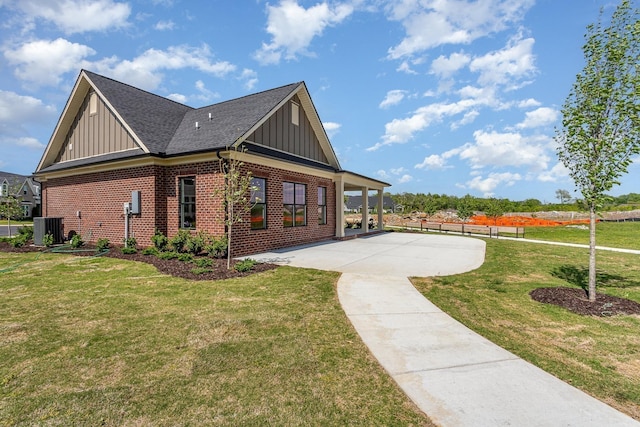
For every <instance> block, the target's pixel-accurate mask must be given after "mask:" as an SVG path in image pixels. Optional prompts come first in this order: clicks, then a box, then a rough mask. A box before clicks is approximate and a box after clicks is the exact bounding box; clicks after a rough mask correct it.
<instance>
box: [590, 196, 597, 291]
mask: <svg viewBox="0 0 640 427" xmlns="http://www.w3.org/2000/svg"><path fill="white" fill-rule="evenodd" d="M588 295H589V301H591V302H593V301H595V300H596V210H595V207H593V206H592V207H591V208H590V209H589V292H588Z"/></svg>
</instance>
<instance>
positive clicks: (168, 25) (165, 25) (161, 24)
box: [153, 20, 176, 31]
mask: <svg viewBox="0 0 640 427" xmlns="http://www.w3.org/2000/svg"><path fill="white" fill-rule="evenodd" d="M175 27H176V23H175V22H173V21H171V20H169V21H158V23H157V24H156V25H155V26H154V27H153V28H155V29H156V30H158V31H171V30H173V29H174V28H175Z"/></svg>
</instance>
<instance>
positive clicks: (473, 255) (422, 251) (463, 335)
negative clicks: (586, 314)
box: [251, 233, 640, 427]
mask: <svg viewBox="0 0 640 427" xmlns="http://www.w3.org/2000/svg"><path fill="white" fill-rule="evenodd" d="M484 250H485V242H484V241H483V240H479V239H471V238H464V237H458V236H450V235H448V236H447V235H432V234H411V233H385V234H379V235H374V236H368V237H363V238H358V239H355V240H348V241H342V242H336V241H332V242H325V243H320V244H314V245H307V246H301V247H295V248H289V249H284V250H278V251H274V252H269V253H264V254H259V255H253V256H251V258H254V259H257V260H259V261H265V262H275V263H280V264H288V265H291V266H296V267H305V268H317V269H322V270H331V271H339V272H342V273H343V274H342V276H341V277H340V279H339V281H338V296H339V299H340V303H341V304H342V307H343V309H344V311H345V312H346V314H347V316H348V317H349V319H350V320H351V322H352V324H353V325H354V327H355V328H356V330H357V331H358V333H359V334H360V336H361V337H362V340H363V341H364V343H365V344H366V345H367V346H368V347H369V349H370V350H371V352H372V354H373V355H374V356H375V357H376V358H377V359H378V361H379V362H380V364H381V365H382V366H383V367H384V368H385V369H386V370H387V372H388V373H389V374H390V375H391V376H392V377H393V378H394V380H395V381H396V382H397V383H398V384H399V385H400V387H401V388H402V389H403V390H404V392H405V393H406V394H407V395H408V396H409V397H410V398H411V399H412V400H413V401H414V402H415V403H416V404H417V405H418V407H420V409H422V410H423V411H424V412H425V413H426V414H427V415H428V416H429V417H430V418H431V419H432V420H433V421H434V422H436V423H437V424H439V425H442V426H474V427H476V426H594V427H595V426H598V427H600V426H605V425H606V426H639V425H640V423H638V422H636V421H635V420H633V419H632V418H630V417H628V416H627V415H625V414H622V413H620V412H618V411H616V410H615V409H613V408H611V407H609V406H607V405H606V404H604V403H602V402H600V401H599V400H596V399H594V398H592V397H590V396H589V395H587V394H585V393H583V392H581V391H580V390H578V389H576V388H574V387H572V386H570V385H568V384H566V383H564V382H563V381H560V380H559V379H557V378H555V377H553V376H552V375H549V374H547V373H546V372H545V371H543V370H541V369H539V368H537V367H535V366H533V365H531V364H530V363H528V362H525V361H523V360H522V359H520V358H518V357H517V356H515V355H513V354H512V353H509V352H508V351H506V350H504V349H502V348H501V347H498V346H497V345H495V344H493V343H491V342H490V341H488V340H486V339H485V338H483V337H481V336H480V335H478V334H476V333H475V332H473V331H471V330H470V329H468V328H467V327H465V326H464V325H462V324H460V323H459V322H457V321H456V320H454V319H453V318H451V317H450V316H448V315H447V314H445V313H444V312H442V311H441V310H440V309H438V308H437V307H436V306H435V305H433V304H432V303H431V302H429V301H428V300H427V299H426V298H424V296H422V294H420V293H419V292H418V291H417V290H416V289H415V288H414V287H413V285H412V284H411V283H410V282H409V280H408V279H407V277H410V276H421V277H427V276H435V275H449V274H456V273H462V272H466V271H470V270H473V269H476V268H478V267H479V266H480V265H482V263H483V261H484Z"/></svg>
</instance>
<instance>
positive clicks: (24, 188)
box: [0, 171, 40, 218]
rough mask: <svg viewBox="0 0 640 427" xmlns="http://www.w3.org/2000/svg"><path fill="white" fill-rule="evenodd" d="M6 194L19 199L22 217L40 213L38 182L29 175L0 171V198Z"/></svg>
mask: <svg viewBox="0 0 640 427" xmlns="http://www.w3.org/2000/svg"><path fill="white" fill-rule="evenodd" d="M7 196H14V197H16V198H18V199H20V203H21V205H22V216H23V217H25V218H32V217H34V216H37V215H39V214H40V184H39V183H37V182H34V181H33V179H31V177H29V176H25V175H18V174H15V173H10V172H2V171H0V198H2V197H7Z"/></svg>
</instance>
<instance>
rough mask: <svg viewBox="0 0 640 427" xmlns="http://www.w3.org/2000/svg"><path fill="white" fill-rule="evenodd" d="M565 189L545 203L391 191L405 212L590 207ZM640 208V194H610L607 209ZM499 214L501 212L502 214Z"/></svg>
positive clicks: (395, 200) (561, 209) (517, 210)
mask: <svg viewBox="0 0 640 427" xmlns="http://www.w3.org/2000/svg"><path fill="white" fill-rule="evenodd" d="M567 194H570V193H568V192H567V191H565V190H559V191H558V192H556V195H557V197H558V198H559V199H560V201H561V203H542V202H541V201H540V200H538V199H525V200H520V201H513V200H509V199H498V198H493V197H491V198H483V197H475V196H471V195H469V194H467V195H466V196H463V197H458V196H449V195H446V194H431V193H427V194H424V193H417V194H414V193H400V194H387V195H388V196H390V197H391V198H392V200H393V202H394V204H395V205H402V207H403V212H425V213H427V214H429V215H433V214H434V213H436V212H438V211H441V210H447V209H451V210H455V211H462V212H465V213H466V212H478V211H480V212H484V213H486V214H487V215H488V216H494V214H495V212H501V213H504V212H542V211H582V210H585V209H586V206H585V204H584V202H583V201H582V200H580V199H572V198H570V197H568V196H567ZM633 209H640V194H638V193H629V194H625V195H622V196H617V197H609V198H608V202H607V204H606V205H605V206H603V210H608V211H612V210H633ZM498 216H499V215H498Z"/></svg>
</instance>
